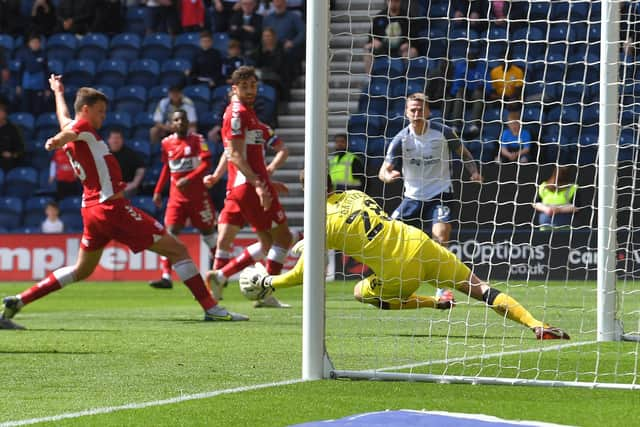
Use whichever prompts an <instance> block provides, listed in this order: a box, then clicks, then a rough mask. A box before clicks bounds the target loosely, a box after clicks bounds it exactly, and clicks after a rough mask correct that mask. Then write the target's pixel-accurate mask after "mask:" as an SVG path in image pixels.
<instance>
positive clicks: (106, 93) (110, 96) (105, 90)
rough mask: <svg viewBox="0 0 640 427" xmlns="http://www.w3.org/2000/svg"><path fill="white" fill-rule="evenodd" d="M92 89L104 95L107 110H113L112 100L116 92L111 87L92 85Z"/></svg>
mask: <svg viewBox="0 0 640 427" xmlns="http://www.w3.org/2000/svg"><path fill="white" fill-rule="evenodd" d="M93 87H94V88H95V89H96V90H99V91H100V92H102V93H104V96H106V97H107V99H108V100H109V105H108V109H113V100H114V99H115V96H116V91H115V90H114V89H113V88H112V87H111V86H107V85H94V86H93Z"/></svg>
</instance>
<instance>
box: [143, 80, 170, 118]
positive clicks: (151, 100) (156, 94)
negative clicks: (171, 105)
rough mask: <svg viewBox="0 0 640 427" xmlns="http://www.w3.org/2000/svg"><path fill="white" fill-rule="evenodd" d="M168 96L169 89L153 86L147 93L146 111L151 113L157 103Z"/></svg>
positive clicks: (163, 86) (162, 86)
mask: <svg viewBox="0 0 640 427" xmlns="http://www.w3.org/2000/svg"><path fill="white" fill-rule="evenodd" d="M168 95H169V87H168V86H166V85H161V86H154V87H152V88H151V89H150V90H149V92H148V93H147V111H150V112H153V111H154V110H155V109H156V107H157V106H158V101H160V100H161V99H162V98H166V97H167V96H168Z"/></svg>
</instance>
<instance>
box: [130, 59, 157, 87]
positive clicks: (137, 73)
mask: <svg viewBox="0 0 640 427" xmlns="http://www.w3.org/2000/svg"><path fill="white" fill-rule="evenodd" d="M159 75H160V65H159V64H158V61H156V60H154V59H148V58H144V59H138V60H135V61H133V62H132V63H131V65H130V66H129V73H128V75H127V84H129V85H140V86H144V87H145V88H147V89H151V88H152V87H153V86H155V84H156V82H157V81H158V76H159Z"/></svg>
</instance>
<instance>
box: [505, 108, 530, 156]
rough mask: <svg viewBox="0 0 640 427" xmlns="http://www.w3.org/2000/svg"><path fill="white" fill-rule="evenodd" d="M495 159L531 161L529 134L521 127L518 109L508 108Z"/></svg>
mask: <svg viewBox="0 0 640 427" xmlns="http://www.w3.org/2000/svg"><path fill="white" fill-rule="evenodd" d="M498 157H499V158H498V159H497V160H500V161H502V162H519V163H528V162H530V161H531V134H530V133H529V131H528V130H526V129H525V128H523V127H522V123H521V122H520V109H517V110H516V109H513V110H510V111H509V113H508V120H507V128H506V129H505V130H504V131H503V132H502V136H501V137H500V154H499V156H498Z"/></svg>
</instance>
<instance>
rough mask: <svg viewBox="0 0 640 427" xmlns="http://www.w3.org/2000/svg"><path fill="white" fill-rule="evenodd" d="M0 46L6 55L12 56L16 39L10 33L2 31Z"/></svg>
mask: <svg viewBox="0 0 640 427" xmlns="http://www.w3.org/2000/svg"><path fill="white" fill-rule="evenodd" d="M0 46H1V47H2V48H3V49H4V52H5V55H6V56H7V57H10V56H11V54H12V53H13V49H14V40H13V37H12V36H11V35H10V34H2V33H0Z"/></svg>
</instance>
